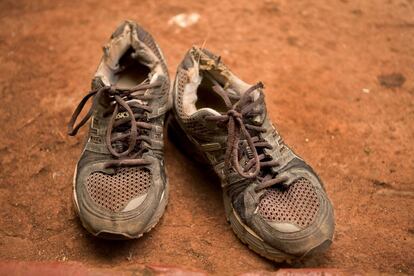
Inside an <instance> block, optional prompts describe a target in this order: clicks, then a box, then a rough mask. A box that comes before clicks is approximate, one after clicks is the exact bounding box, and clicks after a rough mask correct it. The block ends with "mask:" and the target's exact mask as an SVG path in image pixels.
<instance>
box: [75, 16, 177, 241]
mask: <svg viewBox="0 0 414 276" xmlns="http://www.w3.org/2000/svg"><path fill="white" fill-rule="evenodd" d="M169 86H170V81H169V77H168V71H167V66H166V64H165V60H164V57H163V54H162V53H161V50H160V48H159V47H158V45H157V44H156V43H155V41H154V40H153V38H152V37H151V35H150V34H148V33H147V32H146V31H145V30H143V29H142V27H140V26H139V25H137V24H136V23H134V22H131V21H125V22H123V23H122V24H121V25H120V26H119V27H118V28H117V29H116V30H115V32H114V33H113V34H112V36H111V38H110V40H109V42H108V43H107V44H106V46H105V47H104V54H103V57H102V60H101V62H100V64H99V67H98V69H97V71H96V73H95V76H94V78H93V80H92V90H91V91H90V92H89V93H87V94H86V95H85V96H84V98H83V99H82V101H81V102H80V103H79V105H78V107H77V108H76V109H75V111H74V113H73V115H72V118H71V120H70V122H69V125H68V133H69V135H76V133H77V132H78V130H79V128H80V127H81V126H82V125H84V124H85V123H86V122H87V121H88V120H89V119H90V121H91V123H90V128H89V133H88V134H87V140H86V144H85V146H84V149H83V152H82V154H81V157H80V160H79V162H78V163H77V166H76V171H75V175H74V181H73V185H74V201H75V205H76V209H77V211H78V214H79V217H80V219H81V221H82V224H83V226H84V227H85V228H86V229H87V230H88V231H89V232H90V233H92V234H93V235H95V236H99V237H102V238H107V239H129V238H138V237H140V236H142V234H143V233H145V232H148V231H149V230H150V229H152V228H153V227H154V226H155V224H156V223H157V222H158V220H159V219H160V217H161V215H162V214H163V212H164V210H165V207H166V204H167V199H168V183H167V178H166V174H165V168H164V153H163V147H164V143H163V125H164V115H165V114H166V112H167V111H168V106H169V100H168V98H169ZM89 99H91V101H92V105H91V108H90V109H89V111H88V112H87V113H86V115H85V117H83V119H81V120H80V122H79V123H78V124H77V125H75V122H76V120H77V117H78V116H79V114H80V112H81V110H82V109H83V108H84V106H85V103H86V102H87V101H88V100H89Z"/></svg>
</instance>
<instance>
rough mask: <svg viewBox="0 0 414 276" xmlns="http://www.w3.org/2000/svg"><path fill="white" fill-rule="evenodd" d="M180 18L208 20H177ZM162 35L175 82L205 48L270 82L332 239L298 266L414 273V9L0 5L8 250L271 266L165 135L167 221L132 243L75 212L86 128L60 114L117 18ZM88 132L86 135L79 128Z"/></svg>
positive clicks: (1, 148)
mask: <svg viewBox="0 0 414 276" xmlns="http://www.w3.org/2000/svg"><path fill="white" fill-rule="evenodd" d="M183 12H198V13H199V14H200V15H201V17H200V21H199V22H198V23H197V24H195V25H193V26H191V27H188V28H186V29H180V28H179V27H177V26H171V25H168V23H167V22H168V20H169V19H170V18H171V17H172V16H174V15H176V14H178V13H183ZM125 18H129V19H133V20H136V21H138V22H139V23H141V24H142V25H143V26H144V27H145V28H147V29H148V30H149V31H150V32H151V33H152V34H153V35H154V37H155V38H156V39H157V40H158V42H159V44H160V45H161V47H162V49H163V50H164V53H165V55H166V58H167V61H168V63H169V66H170V67H169V68H170V73H171V76H173V74H174V73H175V68H176V66H177V64H178V63H179V61H180V59H181V58H182V56H183V54H184V53H185V51H186V50H187V49H188V48H189V47H190V46H191V45H192V44H197V45H200V44H202V42H203V41H204V40H205V39H207V44H206V47H207V48H210V49H211V50H212V51H214V52H216V53H219V54H221V55H222V58H223V60H224V61H225V62H226V63H227V64H228V65H229V66H230V67H231V68H232V69H233V70H234V71H235V72H236V73H238V74H239V75H240V76H241V77H242V78H243V79H245V80H247V81H248V82H251V83H253V82H256V81H259V80H261V81H263V82H264V83H265V85H266V87H267V90H266V101H267V105H268V108H269V111H270V116H271V118H272V119H273V121H274V122H275V123H276V124H277V126H278V128H279V130H280V131H281V133H282V134H283V136H284V138H285V140H286V141H287V143H288V144H290V145H291V146H292V147H293V148H294V149H295V151H297V152H298V153H300V154H301V155H302V156H303V157H304V158H305V159H306V160H307V161H308V162H309V163H310V164H312V165H313V166H314V167H315V169H316V170H317V171H318V172H319V173H320V175H321V177H322V179H323V180H324V181H325V183H326V185H327V190H328V193H329V195H330V197H331V198H332V201H333V203H334V206H335V214H336V224H337V227H336V236H335V241H334V243H333V246H332V248H331V249H330V250H329V252H327V253H326V254H325V255H324V256H322V257H318V258H316V259H313V260H309V261H306V262H303V263H300V264H296V266H299V267H335V268H345V269H356V270H359V271H369V272H373V271H380V272H386V273H392V274H394V273H406V274H414V250H413V249H414V188H413V181H414V126H413V121H414V72H413V69H414V68H413V65H414V2H413V1H412V0H400V1H391V0H389V1H388V0H387V1H368V0H367V1H357V0H342V1H328V0H325V1H285V0H275V1H272V0H265V1H247V0H242V1H237V2H236V1H229V2H224V1H193V2H192V1H187V0H185V1H171V2H168V1H157V2H156V3H155V1H109V0H104V1H78V0H75V1H40V0H38V1H18V0H2V1H1V2H0V23H1V25H0V26H1V27H0V53H1V54H0V96H1V99H2V100H1V108H0V126H1V129H2V131H1V132H0V168H1V169H0V203H1V206H2V208H1V210H0V227H1V229H0V258H1V259H3V260H10V259H15V260H62V261H80V262H83V263H85V264H88V265H96V266H99V267H109V266H115V267H120V266H126V265H131V264H143V263H157V264H173V265H177V266H183V267H185V268H188V269H200V270H204V271H207V272H210V273H216V274H232V273H239V272H246V271H252V270H269V271H272V270H276V269H277V268H279V267H282V266H284V267H286V266H287V265H277V264H273V263H272V262H269V261H267V260H265V259H263V258H261V257H259V256H258V255H256V254H255V253H253V252H251V251H250V250H248V249H247V247H246V246H244V245H243V244H241V243H240V242H239V241H238V240H237V238H236V237H235V236H234V235H233V233H232V231H231V229H230V226H229V225H228V224H227V223H226V220H225V216H224V210H223V205H222V202H221V192H220V188H219V187H218V186H217V185H215V184H214V183H212V182H214V181H215V179H214V178H211V177H209V176H208V175H207V174H206V173H205V172H203V169H202V168H199V167H197V165H196V164H193V163H192V162H191V161H189V159H187V158H186V157H185V156H183V155H182V154H181V153H180V152H179V151H178V150H177V149H176V148H175V147H174V146H173V145H172V144H171V143H169V142H167V143H166V163H167V168H168V175H169V179H170V184H171V198H170V203H169V206H168V208H167V211H166V213H165V215H164V217H163V219H162V220H161V222H160V223H159V224H158V226H157V227H156V228H155V229H154V230H153V231H152V232H150V233H149V234H147V235H145V236H144V237H143V238H141V239H139V240H136V241H126V242H108V241H101V240H98V239H96V238H93V237H91V236H90V235H88V234H87V233H86V232H85V231H84V230H83V228H82V227H81V226H80V223H79V220H78V219H77V217H76V214H75V212H74V209H73V206H72V198H71V189H72V187H71V177H72V173H73V169H74V166H75V162H76V161H77V158H78V155H79V153H80V151H81V144H82V139H83V138H82V135H79V136H78V137H76V138H69V137H67V136H66V134H65V132H66V123H67V121H68V118H69V116H70V115H71V113H72V111H73V109H74V108H75V106H76V105H77V103H78V101H79V100H80V99H81V97H82V95H84V93H86V92H87V91H88V89H89V85H90V78H91V76H92V74H93V73H94V70H95V69H96V66H97V63H98V61H99V59H100V56H101V52H102V51H101V45H103V44H104V42H105V41H106V39H107V38H108V37H109V35H110V34H111V33H112V31H113V30H114V28H115V27H116V26H117V24H118V23H119V22H120V21H121V20H123V19H125ZM82 133H84V131H83V132H82Z"/></svg>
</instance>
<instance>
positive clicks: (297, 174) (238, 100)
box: [168, 47, 334, 262]
mask: <svg viewBox="0 0 414 276" xmlns="http://www.w3.org/2000/svg"><path fill="white" fill-rule="evenodd" d="M168 135H169V137H170V139H171V140H172V141H173V142H175V143H176V144H177V146H178V147H179V148H181V149H182V150H183V151H185V152H186V153H187V154H189V155H191V156H193V157H195V158H196V159H197V160H198V161H201V162H204V163H205V164H208V165H209V166H211V167H212V168H213V169H214V171H215V173H216V174H217V175H218V176H219V178H220V179H221V185H222V188H223V198H224V206H225V209H226V216H227V219H228V220H229V221H230V223H231V226H232V228H233V230H234V232H235V233H236V234H237V236H238V237H239V238H240V239H241V240H242V241H243V242H244V243H246V244H247V245H248V246H249V247H250V248H251V249H252V250H254V251H255V252H257V253H258V254H260V255H262V256H264V257H266V258H268V259H271V260H274V261H277V262H282V261H288V262H290V261H292V260H294V259H298V258H302V257H304V256H308V255H311V254H312V253H317V252H322V251H324V250H325V249H326V248H328V247H329V245H330V244H331V242H332V236H333V232H334V216H333V209H332V205H331V203H330V201H329V199H328V197H327V195H326V192H325V189H324V186H323V184H322V182H321V180H320V179H319V177H318V176H317V174H316V173H315V172H314V171H313V170H312V168H311V167H310V166H309V165H307V164H306V163H305V162H304V161H303V160H302V159H301V158H300V157H299V156H297V155H296V154H295V153H294V152H293V151H292V150H291V149H290V148H289V147H288V146H287V145H286V144H285V143H284V142H283V141H282V138H281V137H280V135H279V133H278V132H277V131H276V129H275V128H274V127H273V125H272V123H271V122H270V120H269V116H268V115H267V112H266V106H265V102H264V94H263V85H262V84H261V83H258V84H255V85H249V84H247V83H245V82H243V81H242V80H240V79H239V78H238V77H236V76H235V75H234V74H233V73H232V72H231V71H230V70H229V69H228V68H227V67H226V66H225V65H224V64H223V62H221V60H220V57H217V56H215V55H213V54H212V53H210V52H209V51H207V50H205V49H200V48H195V47H193V48H192V49H191V50H190V51H189V52H188V53H187V55H186V56H185V58H184V60H183V61H182V63H181V64H180V65H179V67H178V72H177V76H176V79H175V83H174V88H173V108H172V112H171V114H170V116H169V118H168Z"/></svg>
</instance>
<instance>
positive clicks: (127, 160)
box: [68, 83, 161, 167]
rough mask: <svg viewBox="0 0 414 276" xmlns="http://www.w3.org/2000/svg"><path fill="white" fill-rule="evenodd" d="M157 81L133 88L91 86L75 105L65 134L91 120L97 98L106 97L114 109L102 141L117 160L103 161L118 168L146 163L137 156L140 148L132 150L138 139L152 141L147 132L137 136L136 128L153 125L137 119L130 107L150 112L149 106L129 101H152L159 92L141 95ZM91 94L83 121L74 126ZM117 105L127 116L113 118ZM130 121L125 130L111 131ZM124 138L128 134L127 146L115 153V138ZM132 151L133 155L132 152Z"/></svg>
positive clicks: (148, 128)
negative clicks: (91, 99)
mask: <svg viewBox="0 0 414 276" xmlns="http://www.w3.org/2000/svg"><path fill="white" fill-rule="evenodd" d="M160 86H161V84H160V83H154V84H148V83H143V84H139V85H137V86H135V87H132V88H130V89H123V88H117V87H114V86H104V87H101V88H97V89H94V90H92V91H90V92H89V93H88V94H86V95H85V97H83V99H82V100H81V101H80V103H79V105H78V106H77V107H76V109H75V111H74V112H73V114H72V117H71V119H70V121H69V123H68V134H69V135H71V136H74V135H76V134H77V132H78V130H79V129H80V128H81V127H82V126H83V125H84V124H85V123H86V122H87V121H88V120H89V119H90V117H91V116H92V114H93V111H94V110H95V108H96V106H97V104H98V102H99V99H100V98H101V97H109V98H110V99H111V100H112V101H113V103H114V110H113V112H112V116H111V119H110V120H109V123H108V128H107V131H106V137H105V142H106V146H107V148H108V151H109V152H110V153H111V154H112V155H113V156H115V157H117V158H118V159H116V160H111V161H108V162H106V163H105V165H106V167H119V166H136V165H146V164H149V162H148V161H147V160H144V159H142V158H137V157H138V156H139V155H140V154H142V149H141V150H140V151H138V152H134V153H133V150H134V149H135V147H136V144H137V141H146V142H148V143H151V140H150V138H149V137H148V136H146V135H139V129H138V127H139V128H142V129H146V130H151V129H152V125H151V124H150V123H146V122H140V121H136V117H138V116H139V114H138V113H135V114H134V112H133V110H132V109H131V107H134V108H137V109H140V110H142V111H145V112H149V113H150V112H152V109H151V108H150V107H148V106H146V105H143V104H140V103H138V102H137V101H130V102H128V101H129V100H130V99H131V100H141V101H146V100H151V99H154V98H156V97H158V96H159V95H155V94H151V95H144V93H145V91H146V90H147V89H151V88H156V87H160ZM92 97H93V101H92V105H91V107H90V109H89V111H88V112H87V113H86V115H85V116H84V117H83V118H82V120H81V121H80V122H79V123H78V124H77V125H75V122H76V120H77V118H78V116H79V114H80V112H81V111H82V109H83V107H84V106H85V104H86V103H87V101H88V100H89V99H90V98H92ZM120 108H122V109H123V110H125V111H126V112H127V113H128V115H129V118H123V119H119V120H115V119H116V116H117V114H118V112H119V111H120ZM127 123H129V124H130V129H129V131H126V132H125V131H124V132H121V133H120V132H115V133H114V134H112V132H113V131H114V129H115V128H117V127H119V126H121V125H125V124H127ZM127 137H129V141H128V148H127V149H126V150H125V151H122V152H118V151H116V149H115V148H114V147H113V146H112V144H113V143H114V142H117V141H120V142H122V141H124V140H125V139H126V138H127ZM131 153H132V154H131Z"/></svg>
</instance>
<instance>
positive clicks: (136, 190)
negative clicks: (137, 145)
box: [86, 168, 152, 212]
mask: <svg viewBox="0 0 414 276" xmlns="http://www.w3.org/2000/svg"><path fill="white" fill-rule="evenodd" d="M151 179H152V176H151V172H150V171H149V170H148V169H143V168H121V169H119V170H118V171H117V172H116V173H115V174H114V175H108V174H104V173H101V172H94V173H92V174H91V175H89V177H88V178H87V180H86V187H87V190H88V193H89V195H90V196H91V198H92V199H93V201H95V203H96V204H98V205H99V206H101V207H103V208H105V209H106V210H109V211H112V212H119V211H121V210H122V209H124V208H125V206H126V205H127V203H128V202H129V201H130V200H131V199H133V198H135V197H137V196H139V195H142V194H144V193H146V192H147V190H148V188H149V187H150V185H151Z"/></svg>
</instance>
